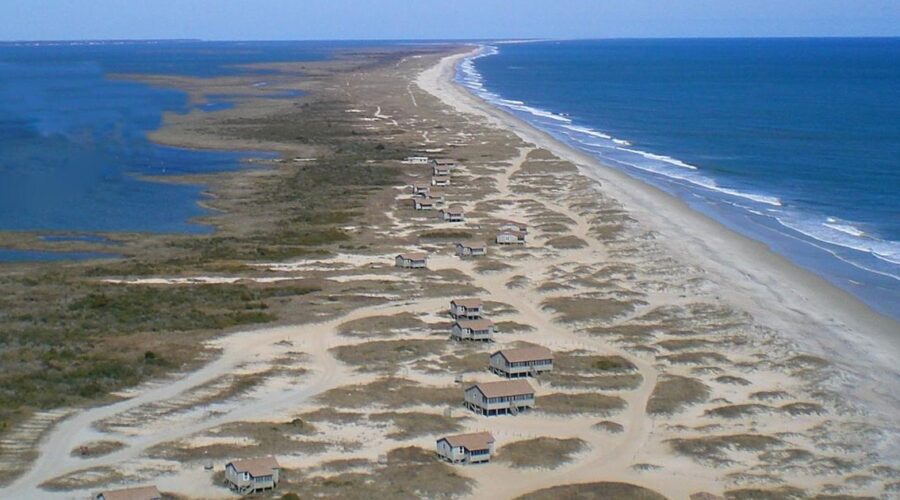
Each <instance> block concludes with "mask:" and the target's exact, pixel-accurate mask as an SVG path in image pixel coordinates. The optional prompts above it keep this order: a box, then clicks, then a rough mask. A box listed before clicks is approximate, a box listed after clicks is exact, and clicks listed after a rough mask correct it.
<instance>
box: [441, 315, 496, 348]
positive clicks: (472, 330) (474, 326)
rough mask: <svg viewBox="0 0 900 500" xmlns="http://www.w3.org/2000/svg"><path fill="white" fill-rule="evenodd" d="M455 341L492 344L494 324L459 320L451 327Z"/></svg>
mask: <svg viewBox="0 0 900 500" xmlns="http://www.w3.org/2000/svg"><path fill="white" fill-rule="evenodd" d="M450 336H451V337H452V338H453V339H454V340H478V341H482V342H490V341H491V340H492V339H493V338H494V322H493V321H491V320H489V319H485V318H481V319H458V320H456V321H455V322H454V323H453V325H452V326H451V327H450Z"/></svg>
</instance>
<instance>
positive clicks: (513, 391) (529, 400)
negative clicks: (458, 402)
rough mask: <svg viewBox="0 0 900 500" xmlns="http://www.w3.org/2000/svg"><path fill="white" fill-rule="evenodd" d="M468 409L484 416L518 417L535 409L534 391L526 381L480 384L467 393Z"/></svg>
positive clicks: (471, 387)
mask: <svg viewBox="0 0 900 500" xmlns="http://www.w3.org/2000/svg"><path fill="white" fill-rule="evenodd" d="M465 400H466V408H468V409H470V410H472V411H474V412H475V413H480V414H482V415H487V416H491V415H516V414H518V413H519V412H520V411H523V410H527V409H529V408H534V389H533V388H532V387H531V384H529V383H528V382H527V381H525V380H502V381H499V382H479V383H476V384H473V385H470V386H469V387H468V388H467V389H466V392H465Z"/></svg>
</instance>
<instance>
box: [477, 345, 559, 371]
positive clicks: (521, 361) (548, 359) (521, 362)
mask: <svg viewBox="0 0 900 500" xmlns="http://www.w3.org/2000/svg"><path fill="white" fill-rule="evenodd" d="M490 365H491V371H492V372H494V373H496V374H497V375H500V376H501V377H507V378H517V377H528V376H534V375H538V374H540V373H542V372H548V371H551V370H553V351H551V350H550V349H547V348H546V347H543V346H539V345H533V346H528V347H520V348H518V349H501V350H499V351H497V352H495V353H493V354H491V360H490Z"/></svg>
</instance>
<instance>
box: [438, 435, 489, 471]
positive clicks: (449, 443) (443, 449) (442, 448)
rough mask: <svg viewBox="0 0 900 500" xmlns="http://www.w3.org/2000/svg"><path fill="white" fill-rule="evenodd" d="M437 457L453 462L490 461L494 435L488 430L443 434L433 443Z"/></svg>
mask: <svg viewBox="0 0 900 500" xmlns="http://www.w3.org/2000/svg"><path fill="white" fill-rule="evenodd" d="M435 448H436V451H437V455H438V457H440V458H442V459H443V460H446V461H448V462H450V463H453V464H477V463H484V462H490V461H491V455H493V454H494V436H493V435H491V433H490V432H473V433H470V434H457V435H455V436H445V437H442V438H441V439H438V440H437V443H436V445H435Z"/></svg>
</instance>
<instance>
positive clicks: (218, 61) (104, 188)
mask: <svg viewBox="0 0 900 500" xmlns="http://www.w3.org/2000/svg"><path fill="white" fill-rule="evenodd" d="M345 46H353V44H349V43H344V44H340V43H315V42H290V43H288V42H269V43H238V42H233V43H212V42H190V41H187V42H134V43H121V42H118V43H116V42H105V43H103V42H100V43H88V42H83V43H18V44H12V43H8V44H0V230H16V231H76V232H87V233H89V232H111V231H128V232H132V231H138V232H182V233H184V232H186V233H196V232H208V231H210V228H209V227H208V226H204V225H202V224H199V223H197V222H196V221H195V218H196V217H199V216H202V215H204V214H206V213H207V211H206V210H204V209H203V208H201V207H200V205H199V204H198V200H200V199H201V197H202V196H203V194H202V192H203V189H204V187H203V186H198V185H183V184H169V183H159V182H152V181H148V180H146V179H144V178H142V176H148V175H152V176H158V175H173V174H202V173H209V172H220V171H228V170H233V169H236V168H240V167H241V159H242V158H243V157H244V156H245V154H240V153H234V152H214V151H191V150H186V149H179V148H171V147H163V146H159V145H156V144H153V143H151V142H150V141H148V140H147V137H146V134H147V133H148V132H150V131H153V130H155V129H157V128H159V126H160V125H161V123H162V115H163V113H164V112H167V111H170V112H177V113H185V112H188V111H190V109H191V106H190V104H189V102H188V96H187V95H186V94H185V93H183V92H180V91H177V90H172V89H163V88H154V87H151V86H148V85H145V84H142V83H136V82H134V81H129V80H126V79H122V78H119V77H117V76H116V75H118V74H169V75H186V76H193V77H203V78H206V77H215V76H223V75H231V74H236V73H238V72H241V73H253V74H258V75H259V77H260V81H259V82H258V83H257V84H256V85H254V86H260V87H262V86H266V85H267V82H266V81H265V77H266V75H267V74H269V73H270V71H267V70H262V69H254V68H248V67H245V66H243V65H247V64H258V63H272V62H282V61H314V60H322V59H326V58H329V57H331V55H332V53H333V52H334V50H335V49H336V48H341V47H345ZM253 90H254V89H249V88H248V92H251V91H253ZM296 95H298V94H296V93H292V92H289V91H288V92H282V93H280V94H277V95H274V94H273V97H293V96H296ZM228 97H229V96H216V97H215V98H214V99H212V100H211V101H210V102H207V103H204V104H201V105H199V106H198V107H199V109H201V110H203V111H208V112H213V111H218V110H222V109H228V108H229V107H231V106H232V105H233V104H232V103H230V102H229V101H228ZM254 156H259V155H254ZM10 255H11V254H10ZM22 255H23V254H18V253H17V254H16V256H18V257H21V256H22ZM0 260H4V259H3V256H2V255H0ZM5 260H9V259H5Z"/></svg>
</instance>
